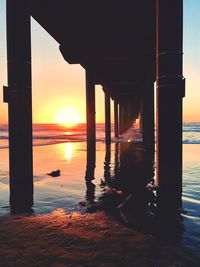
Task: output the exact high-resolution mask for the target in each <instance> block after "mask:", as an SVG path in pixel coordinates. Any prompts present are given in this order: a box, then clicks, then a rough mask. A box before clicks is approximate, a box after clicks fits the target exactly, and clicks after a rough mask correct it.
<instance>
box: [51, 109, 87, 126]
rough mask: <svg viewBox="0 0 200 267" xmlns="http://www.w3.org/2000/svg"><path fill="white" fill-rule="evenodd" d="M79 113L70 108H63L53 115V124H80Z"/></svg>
mask: <svg viewBox="0 0 200 267" xmlns="http://www.w3.org/2000/svg"><path fill="white" fill-rule="evenodd" d="M81 117H82V116H81V113H80V112H79V111H78V110H76V109H75V108H72V107H63V108H61V109H59V110H58V111H57V112H56V114H55V118H54V120H55V123H58V124H62V125H66V126H67V125H74V124H78V123H81V122H82V118H81Z"/></svg>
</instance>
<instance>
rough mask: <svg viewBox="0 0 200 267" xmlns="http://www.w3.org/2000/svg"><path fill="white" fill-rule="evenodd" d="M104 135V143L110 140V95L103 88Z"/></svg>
mask: <svg viewBox="0 0 200 267" xmlns="http://www.w3.org/2000/svg"><path fill="white" fill-rule="evenodd" d="M105 135H106V143H110V142H111V118H110V96H109V94H108V93H107V92H106V90H105Z"/></svg>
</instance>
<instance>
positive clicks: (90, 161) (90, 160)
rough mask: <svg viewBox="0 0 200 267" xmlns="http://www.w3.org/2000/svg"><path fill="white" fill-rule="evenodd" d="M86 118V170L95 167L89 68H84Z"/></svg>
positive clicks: (93, 101)
mask: <svg viewBox="0 0 200 267" xmlns="http://www.w3.org/2000/svg"><path fill="white" fill-rule="evenodd" d="M86 120H87V126H86V127H87V170H91V169H93V168H95V160H96V112H95V84H94V81H93V77H92V74H91V73H90V70H88V69H86Z"/></svg>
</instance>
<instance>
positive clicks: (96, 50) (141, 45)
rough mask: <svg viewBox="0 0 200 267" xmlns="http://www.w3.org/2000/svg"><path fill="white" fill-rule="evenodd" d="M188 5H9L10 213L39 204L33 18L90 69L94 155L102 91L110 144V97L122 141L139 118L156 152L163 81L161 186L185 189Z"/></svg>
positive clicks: (104, 1) (163, 0) (168, 1)
mask: <svg viewBox="0 0 200 267" xmlns="http://www.w3.org/2000/svg"><path fill="white" fill-rule="evenodd" d="M182 2H183V1H182V0H176V1H174V0H140V1H134V0H128V1H126V2H122V1H114V0H109V1H108V0H101V1H99V0H87V1H68V0H59V1H57V0H48V1H45V0H18V1H15V0H7V45H8V88H5V90H4V100H5V101H6V102H8V104H9V136H10V138H9V142H10V189H11V198H10V204H11V208H13V209H21V208H22V209H26V208H28V207H31V206H32V203H33V199H32V195H33V186H32V184H33V174H32V130H31V124H32V122H31V117H32V115H31V113H32V111H31V56H30V54H31V43H30V16H33V17H34V19H35V20H36V21H37V22H38V23H39V24H40V25H41V26H42V27H43V28H44V29H45V30H46V31H48V32H49V34H51V36H52V37H53V38H54V39H55V40H56V41H57V42H58V43H59V44H60V51H61V53H62V55H63V57H64V58H65V60H66V61H67V62H68V63H70V64H77V63H78V64H81V65H82V66H83V67H84V68H85V70H86V102H87V103H86V104H87V150H88V151H90V152H91V154H92V155H94V157H95V152H94V151H95V141H96V140H95V85H96V84H100V85H102V86H103V88H104V92H105V100H106V141H107V143H109V142H110V140H111V137H110V98H111V99H113V100H114V105H115V109H114V110H115V137H118V135H119V133H120V134H121V133H123V132H124V131H126V130H127V129H128V128H129V127H130V126H131V125H132V124H133V122H134V121H135V120H136V119H137V118H138V117H139V114H140V120H141V123H140V125H141V130H142V134H143V142H144V145H145V148H146V149H147V150H154V82H155V81H156V85H157V103H156V105H157V128H156V131H157V134H156V135H157V176H158V183H159V185H160V190H164V191H165V190H168V188H169V187H170V188H174V190H175V191H177V190H178V191H181V189H182V184H181V181H182V144H181V142H182V134H181V132H182V97H183V95H184V83H183V76H182V30H183V26H182V20H183V18H182V12H183V6H182V5H183V3H182ZM169 16H170V19H169ZM169 125H170V127H169ZM90 157H91V156H90ZM94 161H95V159H94ZM88 162H91V160H90V159H88ZM87 169H88V168H87ZM86 176H87V175H86Z"/></svg>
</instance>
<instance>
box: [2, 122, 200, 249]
mask: <svg viewBox="0 0 200 267" xmlns="http://www.w3.org/2000/svg"><path fill="white" fill-rule="evenodd" d="M169 127H170V126H169ZM96 133H97V146H96V165H95V169H94V172H93V173H92V175H93V177H92V178H91V181H92V182H91V183H90V184H89V185H88V183H86V181H85V176H86V171H87V170H86V165H87V160H86V158H87V157H86V128H85V124H80V125H74V126H73V125H72V126H67V127H66V126H62V125H55V124H34V125H33V159H34V212H35V213H36V214H40V213H49V212H53V211H55V210H57V209H59V210H64V212H66V213H68V212H72V211H82V210H83V206H84V205H83V203H85V201H86V200H87V201H88V199H89V200H90V201H91V199H92V200H93V201H97V200H98V199H99V198H100V197H101V195H102V192H105V188H104V189H103V187H102V184H103V182H104V183H105V180H106V179H111V180H112V181H114V179H115V178H116V176H117V174H118V171H117V168H120V163H119V160H120V159H119V158H120V155H118V149H119V147H118V145H119V144H122V143H126V142H135V143H138V142H140V141H141V139H140V135H139V132H138V130H137V129H136V130H134V129H131V130H130V131H129V132H128V133H127V135H125V136H123V137H120V138H118V139H115V138H114V137H113V136H114V134H113V129H112V144H111V147H110V151H109V154H106V146H105V143H104V135H105V134H104V124H97V128H96ZM199 155H200V123H199V122H195V123H184V124H183V194H182V202H183V209H184V213H183V214H182V220H183V222H182V223H183V228H184V230H183V235H182V242H183V243H184V244H185V245H186V246H188V247H191V248H192V249H193V250H196V251H200V231H199V229H200V160H199ZM57 169H59V170H61V175H60V176H59V177H51V176H49V175H47V173H49V172H51V171H53V170H57ZM102 181H103V182H102ZM80 203H81V204H82V205H80ZM8 212H9V166H8V129H7V125H1V126H0V215H5V214H7V213H8Z"/></svg>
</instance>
